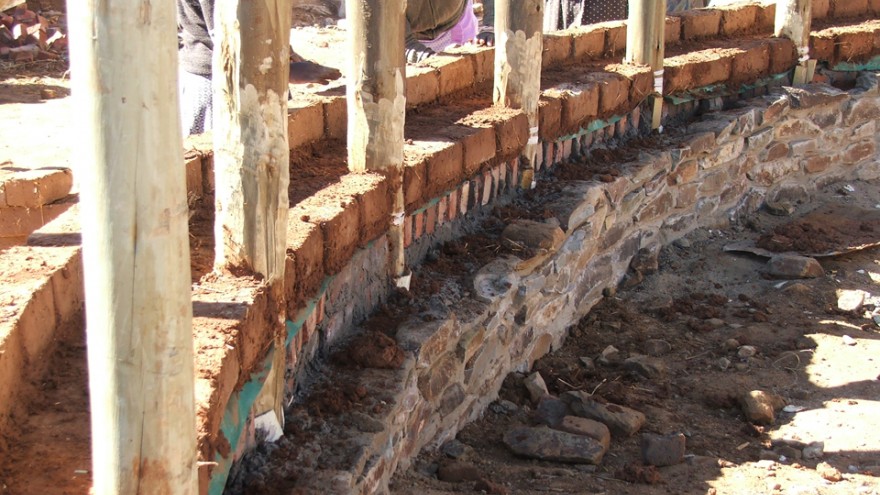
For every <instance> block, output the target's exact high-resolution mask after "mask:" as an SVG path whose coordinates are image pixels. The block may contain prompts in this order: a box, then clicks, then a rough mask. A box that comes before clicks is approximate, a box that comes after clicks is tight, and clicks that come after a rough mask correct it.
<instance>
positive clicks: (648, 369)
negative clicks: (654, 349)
mask: <svg viewBox="0 0 880 495" xmlns="http://www.w3.org/2000/svg"><path fill="white" fill-rule="evenodd" d="M623 369H625V370H627V371H630V372H632V373H636V374H639V375H642V376H644V377H645V378H657V377H660V376H663V375H664V374H666V365H665V364H664V363H663V361H661V360H659V359H654V358H651V357H648V356H632V357H630V358H627V360H626V361H624V362H623Z"/></svg>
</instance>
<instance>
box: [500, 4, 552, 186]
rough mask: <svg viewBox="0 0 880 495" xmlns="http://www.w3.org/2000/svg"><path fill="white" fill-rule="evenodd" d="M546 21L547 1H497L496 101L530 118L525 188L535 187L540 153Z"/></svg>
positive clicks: (524, 168)
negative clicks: (539, 101)
mask: <svg viewBox="0 0 880 495" xmlns="http://www.w3.org/2000/svg"><path fill="white" fill-rule="evenodd" d="M543 22H544V0H495V86H494V91H493V101H494V103H495V105H497V106H503V107H509V108H517V109H522V110H523V112H525V114H526V116H527V117H528V119H529V140H528V142H527V143H526V147H525V150H524V152H523V158H524V159H525V162H526V163H525V166H524V167H523V178H522V181H523V182H522V184H521V185H522V187H524V188H531V187H532V186H533V183H534V170H535V162H536V157H537V154H538V100H539V98H540V97H541V55H542V51H543V48H544V39H543V34H542V31H541V30H542V27H543Z"/></svg>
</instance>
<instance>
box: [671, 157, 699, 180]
mask: <svg viewBox="0 0 880 495" xmlns="http://www.w3.org/2000/svg"><path fill="white" fill-rule="evenodd" d="M698 172H699V164H698V162H697V160H688V161H685V162H682V163H681V164H679V165H678V166H677V167H675V169H674V170H673V171H672V172H670V173H669V175H668V176H667V178H666V181H667V184H668V185H670V186H677V185H681V184H687V183H690V182H693V181H694V180H695V179H696V178H697V173H698Z"/></svg>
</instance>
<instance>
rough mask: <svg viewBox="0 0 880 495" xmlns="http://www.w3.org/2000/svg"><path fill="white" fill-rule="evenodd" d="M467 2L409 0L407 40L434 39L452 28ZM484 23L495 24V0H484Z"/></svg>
mask: <svg viewBox="0 0 880 495" xmlns="http://www.w3.org/2000/svg"><path fill="white" fill-rule="evenodd" d="M467 3H468V2H467V0H409V1H408V2H407V3H406V40H405V42H406V43H409V42H411V41H416V40H432V39H434V38H436V37H437V36H439V35H441V34H443V33H445V32H446V31H448V30H450V29H451V28H452V27H453V26H455V24H456V23H458V21H459V19H461V16H462V14H463V13H464V8H465V6H467ZM483 25H484V26H487V27H492V26H494V25H495V0H484V1H483Z"/></svg>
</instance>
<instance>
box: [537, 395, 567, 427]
mask: <svg viewBox="0 0 880 495" xmlns="http://www.w3.org/2000/svg"><path fill="white" fill-rule="evenodd" d="M568 415H569V409H568V404H566V403H565V402H563V401H561V400H559V399H557V398H556V397H553V396H550V395H548V396H545V397H543V398H541V400H540V401H539V402H538V407H537V409H535V421H536V422H538V423H541V424H545V425H547V426H552V427H556V425H558V424H560V423H562V419H563V418H565V417H566V416H568Z"/></svg>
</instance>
